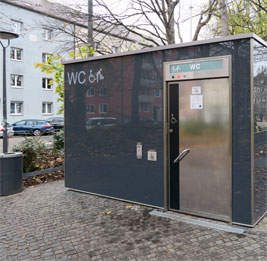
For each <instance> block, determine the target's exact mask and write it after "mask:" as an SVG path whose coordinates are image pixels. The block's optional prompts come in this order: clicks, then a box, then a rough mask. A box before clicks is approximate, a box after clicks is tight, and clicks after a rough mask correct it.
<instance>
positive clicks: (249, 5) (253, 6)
mask: <svg viewBox="0 0 267 261" xmlns="http://www.w3.org/2000/svg"><path fill="white" fill-rule="evenodd" d="M266 9H267V2H266V1H265V0H253V1H251V0H250V1H248V0H232V1H231V2H229V3H228V4H227V15H228V32H229V34H231V35H234V34H240V33H249V32H253V33H255V34H257V35H258V36H259V37H261V38H262V39H264V40H267V12H266ZM210 29H211V33H212V34H213V35H222V22H221V13H220V12H218V13H217V15H216V19H215V21H214V22H213V23H212V25H211V27H210Z"/></svg>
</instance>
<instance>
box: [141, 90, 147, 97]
mask: <svg viewBox="0 0 267 261" xmlns="http://www.w3.org/2000/svg"><path fill="white" fill-rule="evenodd" d="M148 94H149V93H148V89H142V90H141V91H140V95H144V96H148Z"/></svg>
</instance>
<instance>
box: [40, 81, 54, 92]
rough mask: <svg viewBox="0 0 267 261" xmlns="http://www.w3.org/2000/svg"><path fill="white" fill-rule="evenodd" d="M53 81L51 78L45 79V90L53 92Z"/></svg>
mask: <svg viewBox="0 0 267 261" xmlns="http://www.w3.org/2000/svg"><path fill="white" fill-rule="evenodd" d="M51 81H52V79H50V78H43V82H42V88H43V89H44V90H52V86H53V85H52V83H51Z"/></svg>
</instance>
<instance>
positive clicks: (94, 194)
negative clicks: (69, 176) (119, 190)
mask: <svg viewBox="0 0 267 261" xmlns="http://www.w3.org/2000/svg"><path fill="white" fill-rule="evenodd" d="M65 188H66V189H69V190H71V191H75V192H81V193H84V194H89V195H92V196H97V197H101V198H107V199H114V200H118V201H120V202H125V203H132V204H135V205H139V206H145V207H151V208H156V209H161V210H164V208H161V207H159V206H154V205H149V204H144V203H140V202H136V201H131V200H127V199H122V198H116V197H109V196H106V195H103V194H98V193H93V192H88V191H84V190H80V189H74V188H69V187H66V186H65Z"/></svg>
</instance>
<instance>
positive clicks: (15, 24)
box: [11, 21, 22, 34]
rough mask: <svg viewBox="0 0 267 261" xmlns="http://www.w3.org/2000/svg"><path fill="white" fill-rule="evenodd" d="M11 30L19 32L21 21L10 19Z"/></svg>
mask: <svg viewBox="0 0 267 261" xmlns="http://www.w3.org/2000/svg"><path fill="white" fill-rule="evenodd" d="M11 27H12V32H13V33H16V34H21V31H22V23H21V22H19V21H12V26H11Z"/></svg>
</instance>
